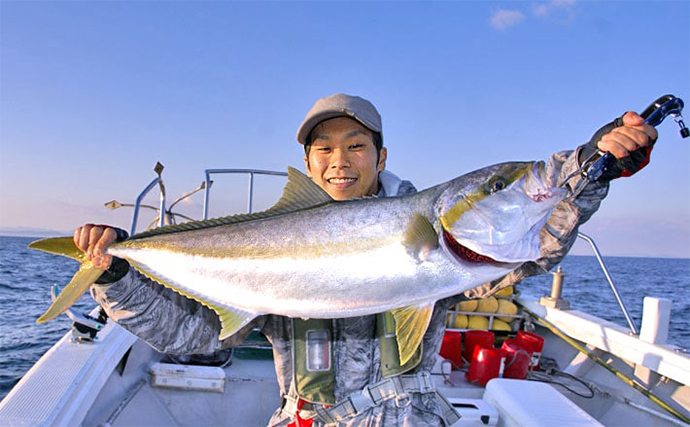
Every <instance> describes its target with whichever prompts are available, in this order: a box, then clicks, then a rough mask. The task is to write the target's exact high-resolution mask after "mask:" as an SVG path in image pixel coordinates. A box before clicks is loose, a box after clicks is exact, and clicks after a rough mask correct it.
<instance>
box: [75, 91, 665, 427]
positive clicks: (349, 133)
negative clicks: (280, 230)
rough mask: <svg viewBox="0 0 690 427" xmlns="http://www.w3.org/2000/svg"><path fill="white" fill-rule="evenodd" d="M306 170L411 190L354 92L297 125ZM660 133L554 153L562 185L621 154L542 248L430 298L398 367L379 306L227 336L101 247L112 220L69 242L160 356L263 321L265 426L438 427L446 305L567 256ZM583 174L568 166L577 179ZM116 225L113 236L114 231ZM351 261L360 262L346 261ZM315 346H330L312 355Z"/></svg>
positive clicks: (609, 130) (329, 180)
mask: <svg viewBox="0 0 690 427" xmlns="http://www.w3.org/2000/svg"><path fill="white" fill-rule="evenodd" d="M297 140H298V141H299V142H300V143H301V144H303V145H304V150H305V156H304V162H305V167H306V171H307V174H308V176H309V177H311V178H312V179H313V181H314V182H315V183H316V184H317V185H319V186H320V187H321V188H323V189H324V190H325V191H326V192H328V194H329V195H331V197H333V199H335V200H347V199H351V198H356V197H364V196H378V197H392V196H399V195H405V194H411V193H414V192H415V191H416V190H415V188H414V186H412V184H411V183H409V182H407V181H402V180H400V179H399V178H398V177H396V176H395V175H393V174H391V173H389V172H387V171H386V170H385V164H386V156H387V150H386V148H385V147H383V134H382V126H381V118H380V116H379V114H378V112H377V111H376V109H375V107H374V106H373V105H372V104H371V103H370V102H369V101H366V100H364V99H362V98H359V97H353V96H349V95H344V94H336V95H332V96H329V97H326V98H322V99H320V100H318V101H317V102H316V103H315V105H314V106H313V108H312V109H311V110H310V111H309V112H308V113H307V116H306V118H305V121H304V122H303V123H302V125H301V126H300V129H299V131H298V134H297ZM655 140H656V131H655V130H654V128H652V127H650V126H647V125H644V124H643V120H642V118H641V117H639V116H638V115H636V114H634V113H626V114H625V115H624V116H623V117H622V118H621V119H618V120H617V121H616V122H614V123H612V124H610V125H607V126H605V127H604V128H602V129H601V130H600V131H599V132H597V133H596V134H595V137H594V138H593V140H592V141H590V142H589V143H588V144H585V145H583V146H581V147H579V148H578V150H576V151H574V152H572V151H568V152H561V153H557V154H554V155H553V156H552V157H551V159H550V160H549V163H548V165H547V173H548V175H549V177H550V179H551V180H552V181H553V182H559V183H560V182H561V180H562V179H563V178H564V177H568V176H570V175H571V174H572V173H573V172H574V171H576V170H577V169H578V166H579V164H580V163H581V162H582V161H583V160H585V159H586V158H587V157H589V156H590V155H591V154H592V153H594V152H595V151H596V150H597V149H600V150H603V151H609V152H611V153H612V154H613V155H614V156H616V158H618V159H621V160H619V161H618V162H617V164H616V165H614V167H612V168H610V170H609V172H607V174H606V175H605V177H604V179H602V180H601V181H600V182H596V183H592V184H588V185H587V186H586V187H584V190H583V191H582V192H581V193H580V194H579V196H578V197H577V198H576V199H575V200H567V201H564V202H561V203H560V204H559V205H558V207H557V208H556V210H555V211H554V213H553V215H552V216H551V218H550V219H549V222H548V224H547V226H546V227H545V228H544V230H543V231H542V234H541V243H542V257H541V258H540V259H539V260H537V261H535V262H530V263H525V264H524V265H523V266H521V267H520V268H519V269H518V270H516V271H514V272H512V273H510V274H509V275H507V276H505V277H503V278H501V279H499V280H496V281H494V282H492V283H487V284H485V285H483V286H480V287H478V288H475V289H473V290H471V291H468V292H466V293H465V295H458V296H455V297H451V298H447V299H444V300H441V301H438V302H437V303H436V306H435V308H434V313H433V315H432V319H431V321H430V325H429V327H428V329H427V331H426V333H425V335H424V339H423V343H422V345H421V346H420V348H419V349H417V353H416V354H415V356H413V357H412V359H411V360H410V361H409V362H407V363H406V364H404V365H401V364H400V361H399V360H398V357H397V347H396V346H397V341H396V338H395V334H394V333H392V334H391V333H390V332H391V331H394V328H391V322H392V319H391V318H390V317H389V316H388V315H387V314H386V313H382V314H379V315H371V316H364V317H356V318H346V319H334V320H324V319H313V320H306V321H305V320H301V319H290V318H286V317H282V316H277V315H265V316H261V317H259V318H257V319H255V320H254V321H252V322H251V323H250V324H249V325H247V326H246V327H245V328H243V329H242V330H241V331H240V332H238V333H237V334H235V335H234V336H232V337H230V338H228V339H227V340H225V341H224V342H219V341H218V339H217V337H218V331H219V328H220V326H219V321H218V319H217V317H216V315H215V314H214V313H213V312H212V311H211V310H209V309H207V308H206V307H204V306H202V305H200V304H198V303H196V302H195V301H192V300H188V299H186V298H184V297H182V296H180V295H178V294H176V293H175V292H173V291H170V290H168V289H166V288H164V287H162V286H160V285H157V284H155V283H153V282H151V281H150V280H148V279H145V278H143V277H142V276H141V275H139V274H138V273H137V272H136V271H134V270H132V269H131V268H129V266H128V265H127V263H126V261H124V260H120V259H116V258H115V259H113V258H112V257H110V256H108V255H103V251H104V250H105V248H107V246H108V245H109V244H111V243H112V242H113V241H115V240H116V239H118V238H123V237H124V236H123V235H122V233H121V231H119V232H118V230H117V229H113V228H108V227H102V226H92V225H85V226H83V227H80V228H79V229H77V230H76V232H75V235H74V240H75V243H76V244H77V246H78V247H79V248H80V249H82V250H84V251H85V252H86V253H87V257H89V258H91V259H92V260H93V261H94V265H96V266H97V267H99V268H101V269H103V270H106V271H105V272H104V274H103V276H101V278H100V279H99V280H98V281H97V284H96V285H94V286H93V287H92V296H93V297H94V299H95V300H96V301H98V302H99V303H100V304H101V305H102V306H103V307H104V308H105V309H106V311H107V313H108V314H109V316H110V317H111V318H112V319H114V320H115V321H117V322H118V323H119V324H121V325H122V326H124V327H125V328H126V329H129V330H130V331H132V332H134V333H135V334H136V335H138V336H139V337H140V338H142V339H144V340H146V341H147V342H148V343H149V344H151V345H152V346H154V347H155V348H156V349H158V350H159V351H162V352H165V353H178V354H192V353H211V352H214V351H217V350H218V349H221V348H225V347H229V346H233V345H236V344H239V343H240V342H242V340H244V338H245V337H246V336H247V334H248V333H249V332H250V331H251V330H252V329H253V328H260V329H261V330H262V331H263V333H264V334H265V335H266V336H267V337H268V339H269V340H270V341H271V343H272V345H273V354H274V360H275V367H276V373H277V376H278V383H279V387H280V390H281V396H282V397H283V403H282V405H281V408H278V409H277V410H276V412H275V413H274V415H273V417H272V419H271V421H270V424H271V425H294V426H301V425H314V426H317V425H324V424H328V423H337V424H338V425H347V426H350V425H352V426H355V425H390V426H397V425H401V424H405V423H406V424H408V425H419V426H435V425H444V424H446V425H447V424H449V423H452V422H453V421H454V420H455V419H456V418H455V415H454V411H453V410H452V408H451V407H450V406H449V405H448V404H447V402H446V401H445V399H443V398H442V397H441V396H440V395H439V394H438V393H437V392H436V391H435V389H434V387H433V384H432V383H431V382H430V376H429V375H428V372H429V371H430V370H431V368H432V367H433V366H434V364H435V362H436V355H437V353H438V351H439V347H440V342H441V339H442V335H443V329H444V323H445V318H446V314H445V313H446V310H447V309H448V307H450V305H452V304H454V303H456V302H458V301H460V300H462V299H466V298H479V297H483V296H488V295H490V294H491V293H494V292H496V291H497V290H499V289H501V288H502V287H505V286H508V285H510V284H513V283H517V282H518V281H520V280H521V279H522V278H524V277H527V276H530V275H534V274H539V273H544V272H546V271H548V270H549V269H550V268H552V267H553V266H555V265H556V264H557V263H558V262H560V260H561V259H562V258H563V257H564V256H565V254H566V253H567V252H568V250H569V249H570V247H571V246H572V244H573V242H574V241H575V238H576V236H577V228H578V226H579V225H580V224H582V223H584V222H585V221H586V220H587V219H589V217H590V216H591V215H592V214H593V213H594V212H595V211H596V210H597V209H598V206H599V204H600V202H601V200H602V199H603V198H604V197H605V196H606V193H607V191H608V181H609V180H611V179H613V178H616V177H618V176H620V175H622V174H623V173H624V170H625V171H627V172H626V173H625V174H629V173H634V172H636V171H637V170H638V169H639V168H641V167H642V166H644V165H645V164H646V162H647V161H648V154H649V151H650V150H651V147H652V144H653V142H654V141H655ZM580 180H581V178H580V176H579V175H578V174H574V175H573V177H571V178H570V179H569V181H568V184H569V185H570V186H571V188H574V187H575V186H576V185H577V183H578V182H579V181H580ZM118 234H120V235H119V236H118ZM352 268H353V269H355V268H357V266H352ZM312 345H313V346H317V345H319V346H320V347H318V348H320V349H323V348H327V349H328V350H327V351H319V352H311V351H310V350H313V349H315V348H316V347H313V348H312V347H311V346H312Z"/></svg>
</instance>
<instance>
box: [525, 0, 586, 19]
mask: <svg viewBox="0 0 690 427" xmlns="http://www.w3.org/2000/svg"><path fill="white" fill-rule="evenodd" d="M575 2H576V0H550V1H548V2H545V3H540V4H538V5H536V6H534V8H533V9H532V13H533V14H534V16H539V17H547V16H553V15H563V14H565V15H566V16H570V14H571V12H572V7H573V5H575Z"/></svg>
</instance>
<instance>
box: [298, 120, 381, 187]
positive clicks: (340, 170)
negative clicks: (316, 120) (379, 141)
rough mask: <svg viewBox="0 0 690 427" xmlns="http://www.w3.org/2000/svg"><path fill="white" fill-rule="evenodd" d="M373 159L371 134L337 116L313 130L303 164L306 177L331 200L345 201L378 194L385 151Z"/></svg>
mask: <svg viewBox="0 0 690 427" xmlns="http://www.w3.org/2000/svg"><path fill="white" fill-rule="evenodd" d="M376 157H377V156H376V146H375V145H374V137H373V134H372V132H371V131H370V130H369V129H367V128H366V127H364V126H362V125H361V124H360V123H359V122H358V121H356V120H353V119H350V118H348V117H337V118H334V119H330V120H326V121H323V122H321V123H320V124H319V125H318V126H316V127H315V128H314V130H313V131H312V144H311V149H310V151H309V156H305V157H304V163H305V165H306V169H307V175H308V176H309V177H310V178H312V179H313V180H314V182H315V183H316V184H317V185H318V186H319V187H321V188H323V189H324V190H326V192H327V193H328V194H329V195H330V196H331V197H332V198H333V199H335V200H348V199H352V198H357V197H364V196H373V195H375V194H376V193H378V190H379V180H378V176H379V172H381V171H382V170H383V169H384V167H385V166H386V149H385V148H381V155H380V157H379V159H378V161H377V158H376Z"/></svg>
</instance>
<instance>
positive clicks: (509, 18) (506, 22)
mask: <svg viewBox="0 0 690 427" xmlns="http://www.w3.org/2000/svg"><path fill="white" fill-rule="evenodd" d="M523 19H525V15H524V14H523V13H522V12H520V11H519V10H508V9H498V10H495V11H494V12H493V13H492V14H491V19H490V22H491V26H492V27H494V28H495V29H497V30H505V29H506V28H508V27H512V26H513V25H517V24H519V23H520V22H521V21H522V20H523Z"/></svg>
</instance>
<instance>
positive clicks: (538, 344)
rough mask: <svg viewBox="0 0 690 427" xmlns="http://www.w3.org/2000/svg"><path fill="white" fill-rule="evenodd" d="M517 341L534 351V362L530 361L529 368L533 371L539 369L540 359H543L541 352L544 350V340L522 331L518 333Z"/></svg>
mask: <svg viewBox="0 0 690 427" xmlns="http://www.w3.org/2000/svg"><path fill="white" fill-rule="evenodd" d="M516 339H517V341H521V342H522V343H523V344H524V345H525V346H526V347H527V348H529V349H530V350H532V360H531V361H530V364H529V368H530V369H532V370H534V369H539V359H541V351H542V350H543V349H544V338H542V337H540V336H539V335H537V334H533V333H531V332H527V331H520V332H518V333H517V338H516Z"/></svg>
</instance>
